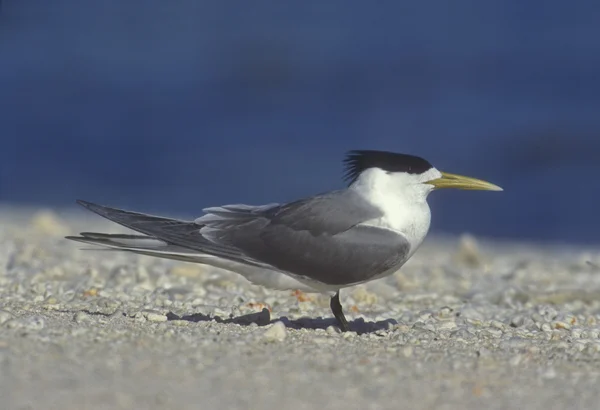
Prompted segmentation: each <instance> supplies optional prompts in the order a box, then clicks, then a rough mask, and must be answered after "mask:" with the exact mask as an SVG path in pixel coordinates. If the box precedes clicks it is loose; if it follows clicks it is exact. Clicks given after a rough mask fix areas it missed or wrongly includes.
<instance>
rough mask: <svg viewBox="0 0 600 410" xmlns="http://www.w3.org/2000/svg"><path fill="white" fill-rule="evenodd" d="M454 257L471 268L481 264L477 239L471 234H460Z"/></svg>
mask: <svg viewBox="0 0 600 410" xmlns="http://www.w3.org/2000/svg"><path fill="white" fill-rule="evenodd" d="M456 259H457V261H458V262H460V263H462V264H464V265H466V266H469V267H473V268H475V267H478V266H481V265H482V263H483V259H482V257H481V252H479V246H478V245H477V240H476V239H475V238H474V237H473V236H471V235H462V236H461V238H460V244H459V249H458V254H457V255H456Z"/></svg>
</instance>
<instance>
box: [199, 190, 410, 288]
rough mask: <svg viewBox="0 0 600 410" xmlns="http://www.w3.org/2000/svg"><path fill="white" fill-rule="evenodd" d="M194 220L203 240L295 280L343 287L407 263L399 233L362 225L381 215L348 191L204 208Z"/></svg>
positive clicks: (405, 246)
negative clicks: (261, 204) (254, 204)
mask: <svg viewBox="0 0 600 410" xmlns="http://www.w3.org/2000/svg"><path fill="white" fill-rule="evenodd" d="M205 211H207V212H208V215H205V216H203V217H201V218H199V219H197V220H196V222H197V223H199V224H203V225H204V227H203V228H202V229H201V230H200V233H201V234H202V236H203V237H205V238H207V239H209V240H211V241H213V242H214V243H217V244H221V245H223V246H227V247H232V248H235V249H239V250H240V251H241V252H242V253H243V254H245V255H247V256H248V257H250V258H252V259H254V260H257V261H260V262H263V263H266V264H269V265H271V266H273V267H275V268H277V269H279V270H282V271H286V272H289V273H291V274H293V275H294V276H300V277H305V278H308V279H312V280H316V281H319V282H322V283H325V284H328V285H348V284H352V283H358V282H362V281H365V280H367V279H370V278H372V277H374V276H377V275H378V274H379V273H382V272H384V271H387V270H389V269H391V268H393V267H395V266H398V265H399V264H401V263H402V262H404V261H405V260H406V257H407V255H408V253H409V251H410V244H409V243H408V241H407V240H406V238H404V237H403V236H402V235H399V234H397V233H395V232H393V231H390V230H386V229H382V228H377V227H373V226H365V225H360V224H361V223H362V222H365V221H368V220H371V219H375V218H377V217H380V216H381V215H382V214H381V211H380V210H379V209H378V208H375V207H373V206H372V205H371V204H369V203H368V202H366V201H365V200H364V199H363V198H362V197H361V196H360V195H358V194H356V193H354V192H353V191H335V192H332V193H329V194H325V195H319V196H316V197H312V198H308V199H306V200H301V201H297V202H292V203H290V204H286V205H282V206H272V207H268V208H266V209H259V208H252V207H246V206H235V205H229V206H225V207H219V208H208V209H206V210H205Z"/></svg>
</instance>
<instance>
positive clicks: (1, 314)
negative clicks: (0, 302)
mask: <svg viewBox="0 0 600 410" xmlns="http://www.w3.org/2000/svg"><path fill="white" fill-rule="evenodd" d="M13 317H15V316H14V315H13V314H12V313H10V312H8V311H6V310H0V325H1V324H3V323H6V322H8V321H9V320H10V319H12V318H13Z"/></svg>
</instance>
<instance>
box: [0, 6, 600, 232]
mask: <svg viewBox="0 0 600 410" xmlns="http://www.w3.org/2000/svg"><path fill="white" fill-rule="evenodd" d="M1 7H2V9H1V10H0V142H1V145H0V202H2V203H9V204H16V205H19V206H21V205H24V206H25V205H26V206H43V207H57V208H62V207H65V206H71V205H72V204H73V201H74V200H75V199H76V198H83V199H87V200H91V201H96V202H99V203H103V204H108V205H113V206H118V207H125V208H129V209H137V210H140V211H146V212H152V213H162V214H167V215H190V216H192V215H198V214H199V213H200V210H201V209H202V208H203V207H206V206H211V205H218V204H223V203H239V202H242V203H251V204H260V203H265V202H273V201H288V200H293V199H297V198H300V197H302V196H305V195H310V194H314V193H318V192H322V191H326V190H329V189H335V188H339V187H342V186H343V181H342V179H341V176H342V164H341V160H342V158H343V155H344V153H345V152H346V151H347V150H350V149H357V148H359V149H360V148H371V149H387V150H393V151H399V152H406V153H412V154H417V155H421V156H424V157H425V158H427V159H428V160H430V161H431V162H432V163H433V164H434V165H436V166H437V167H438V168H440V169H442V170H446V171H449V172H455V173H462V174H467V175H472V176H475V177H480V178H483V179H487V180H490V181H492V182H495V183H497V184H499V185H501V186H503V187H504V188H505V191H504V192H503V193H487V192H436V193H434V194H433V195H432V196H431V199H430V204H431V207H432V210H433V221H432V230H433V231H434V232H447V233H462V232H470V233H473V234H475V235H481V236H490V237H497V238H515V239H531V240H539V241H560V242H571V243H600V235H599V233H598V231H599V229H600V216H599V212H598V203H599V201H600V184H599V181H600V162H599V157H600V135H599V131H600V2H592V1H579V2H564V1H558V0H547V1H523V0H502V1H500V0H492V1H468V0H458V1H448V0H437V1H433V0H432V1H418V2H414V1H413V2H405V1H380V2H374V1H373V2H366V1H342V0H332V1H325V2H317V1H312V2H310V1H309V2H292V1H253V2H250V1H213V2H209V1H197V0H173V1H164V0H163V1H156V0H144V1H142V0H128V1H126V0H102V1H100V0H97V1H87V0H51V1H50V0H13V1H11V0H4V1H3V2H2V5H1Z"/></svg>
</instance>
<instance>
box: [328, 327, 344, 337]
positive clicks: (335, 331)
mask: <svg viewBox="0 0 600 410" xmlns="http://www.w3.org/2000/svg"><path fill="white" fill-rule="evenodd" d="M325 331H326V332H327V333H329V334H330V335H335V334H338V333H341V330H340V329H339V328H338V327H337V326H327V329H325Z"/></svg>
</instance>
